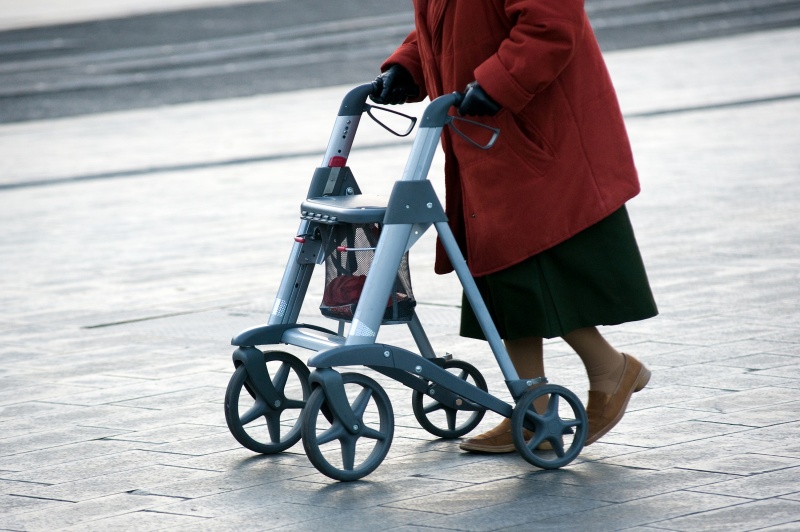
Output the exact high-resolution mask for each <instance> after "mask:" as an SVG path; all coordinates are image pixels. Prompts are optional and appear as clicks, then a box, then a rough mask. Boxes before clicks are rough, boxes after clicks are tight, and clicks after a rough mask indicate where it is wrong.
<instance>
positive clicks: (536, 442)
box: [526, 433, 544, 451]
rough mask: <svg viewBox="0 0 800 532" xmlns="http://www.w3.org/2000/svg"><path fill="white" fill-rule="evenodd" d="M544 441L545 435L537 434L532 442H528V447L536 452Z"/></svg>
mask: <svg viewBox="0 0 800 532" xmlns="http://www.w3.org/2000/svg"><path fill="white" fill-rule="evenodd" d="M543 441H544V434H539V433H535V434H534V435H533V437H532V438H531V439H530V441H528V442H527V444H526V445H527V447H528V449H530V450H531V451H536V450H537V449H538V448H539V445H541V443H542V442H543Z"/></svg>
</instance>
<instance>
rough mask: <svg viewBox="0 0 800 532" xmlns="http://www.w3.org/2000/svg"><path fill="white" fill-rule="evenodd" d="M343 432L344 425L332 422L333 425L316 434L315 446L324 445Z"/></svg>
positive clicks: (337, 437)
mask: <svg viewBox="0 0 800 532" xmlns="http://www.w3.org/2000/svg"><path fill="white" fill-rule="evenodd" d="M344 433H345V430H344V426H342V424H341V423H334V425H333V426H331V427H330V428H328V429H326V430H325V431H323V432H321V433H320V434H317V437H316V444H317V446H320V445H325V444H326V443H329V442H332V441H333V440H336V439H339V438H340V437H341V436H343V435H344Z"/></svg>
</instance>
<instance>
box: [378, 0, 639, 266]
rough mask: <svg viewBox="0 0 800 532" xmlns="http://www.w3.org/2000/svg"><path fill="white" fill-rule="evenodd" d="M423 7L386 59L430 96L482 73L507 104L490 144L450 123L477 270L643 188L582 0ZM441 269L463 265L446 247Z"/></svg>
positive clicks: (459, 195)
mask: <svg viewBox="0 0 800 532" xmlns="http://www.w3.org/2000/svg"><path fill="white" fill-rule="evenodd" d="M414 9H415V21H416V29H415V30H414V31H412V32H411V34H409V36H408V37H407V38H406V40H405V41H404V42H403V44H402V45H401V46H400V47H399V48H398V49H397V50H396V51H395V52H394V53H393V54H392V55H391V56H390V57H389V58H388V59H387V60H386V62H385V63H384V65H383V67H382V69H383V70H385V69H386V68H388V67H389V66H390V65H392V64H395V63H399V64H401V65H402V66H404V67H405V68H406V69H407V70H408V71H409V72H411V74H412V75H413V76H414V79H415V80H416V82H417V83H418V84H419V85H420V87H421V89H422V90H421V95H420V98H419V99H420V100H421V99H424V98H425V97H426V96H428V97H430V98H431V99H434V98H436V97H437V96H440V95H442V94H447V93H450V92H452V91H463V90H464V89H465V87H466V85H467V84H468V83H470V82H471V81H474V80H477V81H478V83H479V84H480V85H481V86H482V87H483V88H484V90H485V91H486V92H487V94H489V96H491V97H492V99H494V100H495V101H496V102H498V103H499V104H500V105H502V107H503V109H502V110H501V111H500V112H499V113H498V114H497V115H495V116H493V117H480V118H477V119H476V120H479V121H482V122H485V123H486V124H488V125H491V126H494V127H497V128H499V129H500V136H499V138H498V140H497V143H496V144H495V146H494V147H493V148H491V149H490V150H488V151H483V150H480V149H478V148H476V147H474V146H471V145H470V144H469V143H467V142H466V141H464V140H463V139H461V138H460V137H459V136H457V135H455V134H453V133H452V132H450V131H449V130H448V128H445V131H444V134H443V137H442V146H443V148H444V152H445V188H446V196H447V197H446V201H445V203H446V209H447V213H448V218H449V221H450V225H451V227H452V228H453V232H454V234H455V235H456V238H457V239H458V241H459V243H460V244H461V245H462V246H463V247H464V249H466V254H467V256H468V263H469V267H470V271H471V272H472V274H473V275H475V276H480V275H486V274H488V273H492V272H495V271H498V270H502V269H505V268H507V267H509V266H512V265H514V264H516V263H518V262H521V261H523V260H525V259H526V258H528V257H530V256H532V255H535V254H536V253H539V252H540V251H543V250H545V249H547V248H550V247H552V246H554V245H556V244H558V243H559V242H562V241H564V240H566V239H567V238H569V237H571V236H572V235H574V234H576V233H578V232H579V231H581V230H583V229H585V228H586V227H589V226H590V225H592V224H594V223H596V222H598V221H600V220H601V219H603V218H605V217H606V216H608V215H609V214H611V213H612V212H614V211H615V210H617V209H618V208H619V207H621V206H622V205H623V204H624V203H625V202H626V201H627V200H629V199H630V198H632V197H633V196H635V195H636V194H637V193H638V192H639V181H638V178H637V174H636V169H635V167H634V163H633V157H632V155H631V150H630V145H629V142H628V137H627V134H626V131H625V125H624V123H623V120H622V114H621V112H620V109H619V104H618V103H617V98H616V94H615V92H614V88H613V86H612V84H611V80H610V78H609V76H608V72H607V70H606V66H605V63H604V61H603V57H602V55H601V52H600V49H599V47H598V45H597V41H596V39H595V36H594V33H593V32H592V29H591V27H590V26H589V21H588V19H587V17H586V14H585V12H584V9H583V2H582V1H580V0H470V1H462V2H458V1H456V0H415V2H414ZM453 112H455V111H453ZM465 129H466V128H465ZM436 271H437V272H438V273H447V272H449V271H452V266H451V265H450V263H449V261H448V260H447V257H446V256H445V255H444V253H443V252H442V249H441V248H439V249H438V253H437V260H436Z"/></svg>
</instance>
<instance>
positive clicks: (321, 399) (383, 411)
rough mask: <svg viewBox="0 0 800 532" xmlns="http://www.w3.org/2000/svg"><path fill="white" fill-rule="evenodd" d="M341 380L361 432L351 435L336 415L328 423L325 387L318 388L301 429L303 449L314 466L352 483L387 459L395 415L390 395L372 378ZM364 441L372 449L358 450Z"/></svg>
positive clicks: (344, 376)
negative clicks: (360, 443) (366, 441)
mask: <svg viewBox="0 0 800 532" xmlns="http://www.w3.org/2000/svg"><path fill="white" fill-rule="evenodd" d="M342 380H343V382H344V386H345V391H346V392H347V396H348V402H349V403H350V406H351V407H352V408H353V412H354V414H355V415H356V419H357V420H358V425H359V429H358V431H357V432H356V433H355V434H351V433H350V432H349V431H347V430H346V429H345V427H344V425H343V424H342V422H341V420H339V419H338V418H336V416H335V414H334V416H333V418H334V419H333V421H332V422H331V421H328V418H327V416H326V415H325V410H326V409H324V408H323V407H324V405H325V400H326V399H325V391H324V390H323V389H322V387H316V388H315V389H314V391H313V392H312V393H311V396H310V397H309V398H308V402H307V403H306V407H305V409H304V410H303V414H302V416H301V426H302V435H303V447H304V448H305V451H306V456H308V459H309V460H310V461H311V463H312V464H313V465H314V467H316V468H317V470H318V471H319V472H320V473H322V474H323V475H325V476H328V477H330V478H332V479H334V480H339V481H343V482H349V481H352V480H358V479H360V478H363V477H365V476H367V475H369V474H370V473H372V472H373V471H374V470H375V469H376V468H377V467H378V466H379V465H380V464H381V462H382V461H383V459H384V458H385V457H386V454H387V453H388V452H389V448H390V447H391V445H392V437H393V435H394V412H393V411H392V404H391V402H390V401H389V396H388V395H387V394H386V392H385V391H384V390H383V388H382V387H381V386H380V384H378V383H377V382H375V381H374V380H373V379H371V378H369V377H367V376H366V375H362V374H360V373H343V374H342ZM368 407H370V410H369V412H368V416H367V418H368V419H367V421H366V422H365V416H364V414H365V413H366V410H367V408H368ZM329 415H330V414H329ZM376 418H377V419H376ZM364 438H366V439H369V440H373V441H374V442H375V443H374V444H373V446H372V449H371V450H370V449H367V450H363V449H358V447H357V444H358V442H359V440H362V439H364ZM322 447H324V449H323V448H322ZM365 455H366V456H365Z"/></svg>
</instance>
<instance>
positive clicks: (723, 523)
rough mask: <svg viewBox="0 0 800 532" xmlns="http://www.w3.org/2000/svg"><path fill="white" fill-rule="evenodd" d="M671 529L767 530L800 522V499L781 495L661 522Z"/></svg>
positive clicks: (791, 527) (790, 526)
mask: <svg viewBox="0 0 800 532" xmlns="http://www.w3.org/2000/svg"><path fill="white" fill-rule="evenodd" d="M657 525H658V526H664V527H667V528H668V529H669V530H686V531H691V530H725V531H728V530H763V529H766V528H767V527H772V526H785V527H788V528H786V529H785V530H797V528H798V526H800V503H798V502H795V501H786V500H780V499H773V500H766V501H755V502H749V503H744V504H739V505H735V506H729V507H727V508H721V509H718V510H713V511H707V512H700V513H697V514H694V515H690V516H684V517H680V518H677V519H670V520H668V521H662V522H660V523H657Z"/></svg>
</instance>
